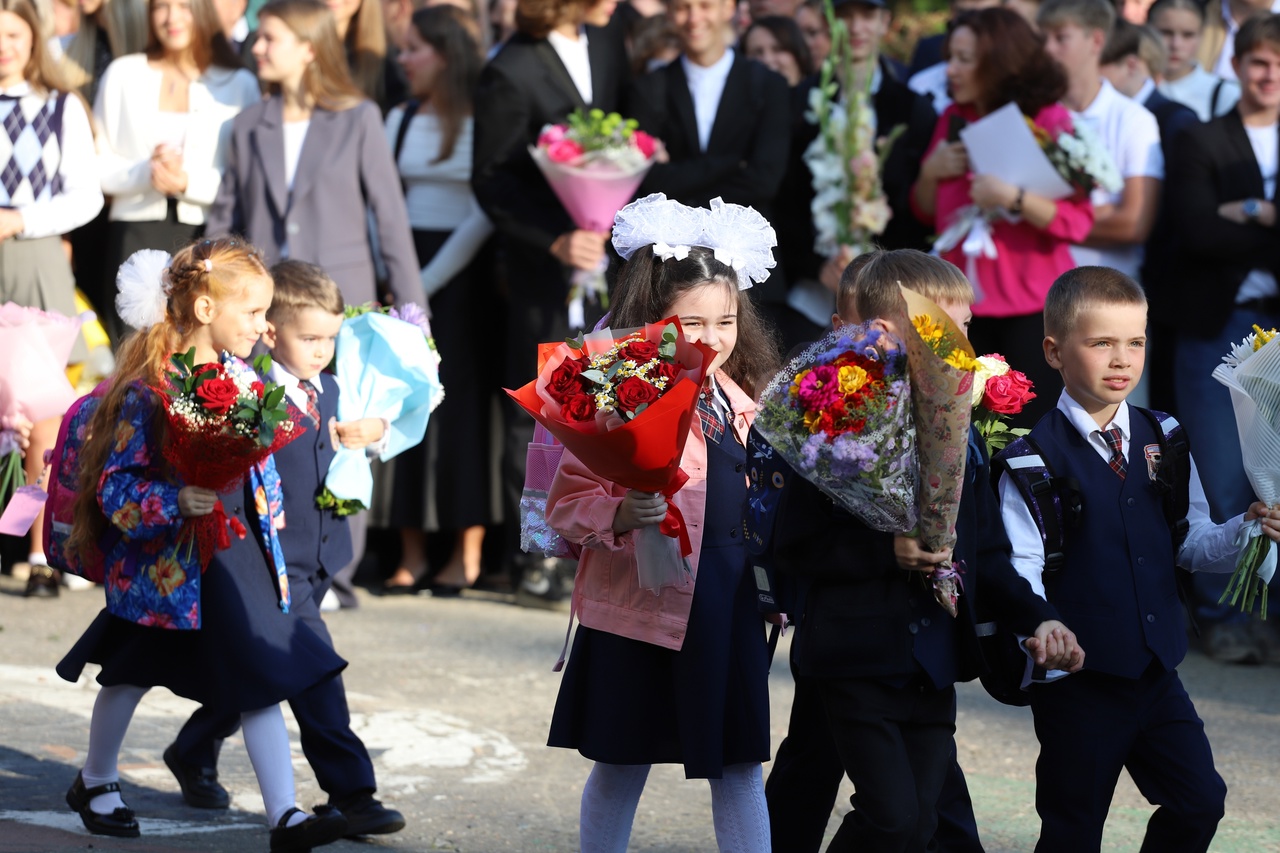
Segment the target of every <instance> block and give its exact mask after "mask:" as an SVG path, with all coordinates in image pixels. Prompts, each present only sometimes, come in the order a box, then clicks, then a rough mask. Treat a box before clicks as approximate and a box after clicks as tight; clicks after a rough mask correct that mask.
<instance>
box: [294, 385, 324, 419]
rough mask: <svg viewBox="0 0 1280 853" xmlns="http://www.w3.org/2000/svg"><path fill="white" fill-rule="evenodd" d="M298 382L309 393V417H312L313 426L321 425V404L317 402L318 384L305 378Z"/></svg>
mask: <svg viewBox="0 0 1280 853" xmlns="http://www.w3.org/2000/svg"><path fill="white" fill-rule="evenodd" d="M298 384H299V385H301V386H302V390H303V391H304V392H305V393H306V395H307V418H308V419H310V421H311V425H312V426H313V427H318V426H320V405H319V404H318V403H317V402H316V386H314V385H312V384H311V383H310V382H307V381H305V380H304V381H302V382H299V383H298Z"/></svg>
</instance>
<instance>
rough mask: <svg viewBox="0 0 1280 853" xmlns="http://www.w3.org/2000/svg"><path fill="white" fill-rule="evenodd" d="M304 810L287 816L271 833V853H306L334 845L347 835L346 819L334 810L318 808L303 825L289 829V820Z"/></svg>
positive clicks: (290, 811)
mask: <svg viewBox="0 0 1280 853" xmlns="http://www.w3.org/2000/svg"><path fill="white" fill-rule="evenodd" d="M301 811H302V809H299V808H296V807H295V808H292V809H289V810H288V811H287V812H285V813H284V817H282V818H280V822H279V823H277V824H276V826H275V828H274V829H272V830H271V853H306V851H308V850H310V849H311V848H312V847H320V846H321V845H324V844H332V843H333V842H335V841H337V840H338V839H339V838H341V837H343V836H344V835H346V834H347V819H346V818H345V817H343V815H342V812H340V811H338V810H337V809H335V808H334V807H333V806H316V813H315V814H313V815H308V816H307V819H306V820H304V821H303V822H302V823H296V824H294V825H293V826H289V825H288V823H289V818H291V817H293V815H294V813H295V812H301Z"/></svg>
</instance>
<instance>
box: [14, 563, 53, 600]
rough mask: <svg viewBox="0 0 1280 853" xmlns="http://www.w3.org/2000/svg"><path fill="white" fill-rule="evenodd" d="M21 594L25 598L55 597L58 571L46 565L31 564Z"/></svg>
mask: <svg viewBox="0 0 1280 853" xmlns="http://www.w3.org/2000/svg"><path fill="white" fill-rule="evenodd" d="M22 595H23V596H24V597H25V598H57V597H58V573H57V572H55V571H54V570H53V569H51V568H49V567H48V566H32V567H31V574H29V575H27V588H26V591H24V592H23V593H22Z"/></svg>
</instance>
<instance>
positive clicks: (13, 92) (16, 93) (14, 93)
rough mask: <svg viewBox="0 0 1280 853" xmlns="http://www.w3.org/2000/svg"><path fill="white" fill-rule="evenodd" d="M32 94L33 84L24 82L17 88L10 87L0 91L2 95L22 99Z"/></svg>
mask: <svg viewBox="0 0 1280 853" xmlns="http://www.w3.org/2000/svg"><path fill="white" fill-rule="evenodd" d="M30 94H31V84H30V83H28V82H27V81H26V80H23V81H22V82H21V83H19V84H18V85H16V86H10V87H9V88H8V89H0V95H7V96H8V97H10V98H21V97H24V96H26V95H30Z"/></svg>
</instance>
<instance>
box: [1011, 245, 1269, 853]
mask: <svg viewBox="0 0 1280 853" xmlns="http://www.w3.org/2000/svg"><path fill="white" fill-rule="evenodd" d="M1044 326H1045V339H1044V352H1045V358H1046V360H1047V361H1048V362H1049V364H1050V366H1052V367H1054V368H1055V369H1057V370H1058V371H1059V372H1061V374H1062V380H1063V384H1064V385H1065V390H1064V391H1063V392H1062V396H1061V397H1060V398H1059V399H1058V406H1057V408H1056V409H1055V410H1054V411H1052V412H1050V413H1049V414H1047V415H1045V416H1044V417H1043V418H1042V419H1041V420H1040V422H1039V423H1038V424H1036V427H1035V429H1033V430H1032V432H1031V438H1032V439H1033V440H1034V442H1035V443H1036V444H1037V445H1038V446H1039V448H1040V450H1041V453H1042V455H1043V457H1044V459H1045V461H1046V462H1047V463H1048V467H1049V469H1050V470H1052V471H1053V472H1054V475H1055V476H1056V477H1061V478H1070V479H1074V480H1076V481H1077V482H1078V483H1079V491H1080V493H1081V495H1082V496H1083V511H1082V514H1081V516H1080V520H1079V522H1078V523H1077V524H1076V525H1075V526H1074V527H1073V528H1072V529H1071V530H1070V531H1069V533H1068V544H1067V547H1066V559H1065V562H1064V564H1063V565H1062V566H1061V568H1059V569H1057V570H1056V571H1052V572H1045V571H1044V547H1043V542H1042V540H1041V538H1040V532H1039V529H1038V528H1037V526H1036V524H1035V522H1034V521H1033V520H1032V516H1031V512H1030V510H1029V509H1028V506H1027V504H1026V502H1025V501H1024V500H1023V498H1022V497H1021V496H1020V494H1019V492H1018V489H1017V486H1016V484H1015V483H1014V482H1013V481H1012V479H1011V478H1010V476H1009V475H1008V474H1005V475H1004V476H1003V477H1002V479H1001V480H1000V501H1001V514H1002V517H1003V519H1004V523H1005V529H1006V530H1007V532H1008V534H1009V538H1010V540H1011V541H1012V543H1013V563H1014V567H1015V568H1016V569H1017V570H1018V573H1019V574H1021V575H1022V576H1023V577H1025V578H1026V579H1027V581H1028V582H1029V583H1030V584H1031V586H1032V588H1034V589H1035V590H1036V592H1037V593H1039V594H1040V595H1042V596H1044V597H1045V598H1046V599H1047V600H1048V601H1049V602H1050V603H1052V604H1053V605H1054V606H1055V607H1057V609H1058V612H1059V613H1060V614H1061V615H1062V618H1063V619H1064V620H1065V621H1067V622H1068V623H1069V624H1070V625H1071V627H1072V628H1073V629H1074V630H1075V631H1076V632H1077V634H1078V636H1079V640H1080V643H1081V645H1083V646H1084V647H1085V648H1087V649H1088V650H1089V658H1088V661H1087V662H1086V666H1085V667H1084V669H1083V670H1082V671H1081V672H1078V673H1076V674H1074V675H1071V676H1069V677H1065V678H1058V679H1056V680H1053V681H1050V682H1049V683H1046V684H1036V685H1034V686H1033V687H1032V689H1031V708H1032V711H1033V712H1034V715H1035V727H1036V737H1037V738H1038V739H1039V741H1040V758H1039V761H1038V762H1037V764H1036V810H1037V811H1038V812H1039V814H1040V820H1041V829H1040V841H1039V843H1038V844H1037V845H1036V851H1037V853H1052V851H1063V853H1090V851H1097V850H1099V849H1100V847H1101V844H1102V829H1103V824H1104V823H1105V821H1106V817H1107V811H1108V809H1109V807H1110V805H1111V797H1112V794H1113V792H1114V790H1115V784H1116V781H1117V779H1118V778H1119V776H1120V769H1121V768H1122V767H1123V768H1125V769H1127V770H1128V771H1129V775H1130V776H1131V777H1132V778H1133V781H1134V783H1135V784H1136V785H1137V786H1138V789H1139V790H1140V791H1141V792H1142V794H1143V796H1145V797H1146V798H1147V799H1148V800H1149V801H1150V802H1151V803H1153V804H1154V805H1156V806H1157V807H1158V808H1157V809H1156V811H1155V814H1153V815H1152V817H1151V820H1150V822H1149V823H1148V824H1147V837H1146V841H1145V843H1144V844H1143V845H1142V849H1143V850H1151V851H1156V850H1158V851H1160V853H1181V851H1186V853H1192V851H1204V850H1207V849H1208V847H1209V842H1210V840H1211V839H1212V838H1213V835H1214V832H1215V831H1216V829H1217V826H1218V821H1219V820H1220V819H1221V818H1222V814H1223V805H1224V801H1225V798H1226V793H1227V788H1226V785H1225V784H1224V783H1223V781H1222V777H1221V776H1219V775H1218V773H1217V771H1216V770H1214V767H1213V754H1212V752H1211V751H1210V748H1209V741H1208V739H1207V738H1206V737H1205V733H1204V725H1203V723H1202V722H1201V721H1200V718H1199V716H1197V715H1196V710H1195V708H1194V707H1193V706H1192V704H1191V699H1190V698H1189V697H1188V696H1187V691H1186V690H1185V689H1184V688H1183V686H1182V682H1181V680H1180V679H1179V678H1178V673H1177V666H1178V664H1179V662H1181V660H1182V658H1183V655H1185V654H1186V651H1187V636H1186V630H1185V628H1184V627H1183V613H1182V607H1181V604H1180V603H1179V599H1178V591H1177V587H1176V585H1175V578H1174V566H1175V565H1180V566H1183V567H1184V568H1187V569H1189V570H1191V571H1212V572H1230V571H1232V570H1233V569H1234V568H1235V564H1236V557H1237V549H1236V547H1235V546H1234V545H1233V542H1234V540H1235V536H1236V532H1237V531H1238V530H1239V527H1240V524H1241V522H1242V520H1243V519H1246V518H1253V517H1265V518H1266V520H1265V521H1264V522H1263V526H1264V529H1265V530H1266V532H1267V535H1268V536H1270V537H1271V538H1272V539H1273V540H1280V521H1278V520H1277V519H1280V512H1271V513H1268V511H1267V508H1266V505H1265V504H1262V503H1261V502H1256V503H1254V504H1253V505H1252V506H1250V507H1249V512H1248V514H1247V515H1244V516H1236V517H1235V518H1233V519H1231V520H1230V521H1228V522H1227V523H1225V524H1223V525H1218V526H1215V525H1214V524H1213V523H1212V522H1211V521H1210V519H1209V510H1208V504H1207V503H1206V501H1205V497H1204V489H1203V488H1202V487H1201V484H1200V476H1199V474H1198V473H1197V472H1196V468H1195V462H1194V460H1193V461H1192V462H1191V466H1190V469H1191V473H1190V484H1189V497H1190V510H1189V511H1188V513H1187V522H1188V524H1189V526H1188V532H1187V535H1186V539H1185V540H1184V541H1183V543H1182V544H1181V547H1179V548H1177V549H1176V550H1175V545H1174V540H1173V534H1172V532H1171V530H1170V524H1169V522H1168V521H1167V520H1166V518H1165V514H1164V500H1163V499H1162V497H1161V493H1160V492H1158V491H1157V490H1156V489H1155V488H1154V487H1153V484H1152V481H1153V480H1154V479H1155V473H1156V471H1157V468H1158V466H1159V464H1160V436H1159V434H1158V433H1157V429H1156V426H1155V425H1154V423H1153V422H1152V420H1151V419H1150V418H1148V417H1146V416H1145V415H1143V414H1140V413H1136V412H1135V410H1134V409H1133V407H1131V406H1130V405H1129V404H1128V403H1126V402H1125V398H1126V397H1127V396H1128V395H1129V392H1130V391H1132V390H1133V388H1134V386H1135V385H1137V384H1138V380H1139V379H1140V378H1141V377H1142V368H1143V363H1144V359H1145V349H1144V348H1145V344H1146V326H1147V300H1146V296H1145V295H1144V294H1143V291H1142V288H1141V287H1139V286H1138V285H1137V284H1136V283H1135V282H1134V281H1133V279H1131V278H1129V277H1128V276H1126V275H1124V274H1123V273H1121V272H1118V271H1117V270H1114V269H1111V268H1109V267H1078V268H1076V269H1074V270H1071V271H1070V272H1067V273H1064V274H1063V275H1062V276H1060V277H1059V278H1058V280H1057V281H1056V282H1054V284H1053V287H1052V288H1050V290H1049V294H1048V297H1047V298H1046V300H1045V309H1044ZM1212 367H1213V365H1210V364H1206V365H1205V370H1206V371H1208V370H1210V369H1211V368H1212ZM1050 675H1051V677H1052V676H1053V675H1055V674H1053V673H1051V674H1050Z"/></svg>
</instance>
